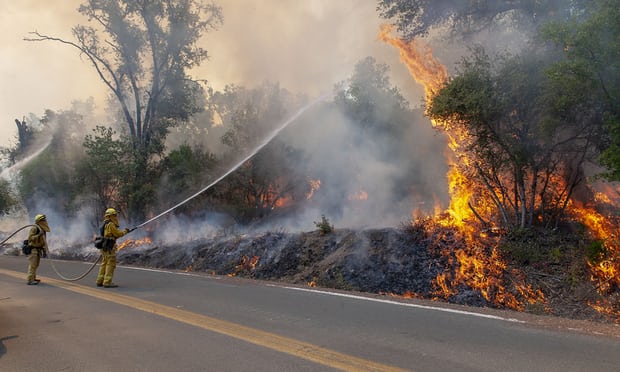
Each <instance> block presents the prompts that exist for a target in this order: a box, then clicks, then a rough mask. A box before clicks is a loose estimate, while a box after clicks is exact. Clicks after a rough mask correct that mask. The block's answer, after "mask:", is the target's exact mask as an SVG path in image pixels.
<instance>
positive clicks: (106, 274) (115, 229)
mask: <svg viewBox="0 0 620 372" xmlns="http://www.w3.org/2000/svg"><path fill="white" fill-rule="evenodd" d="M103 223H104V226H105V227H104V229H103V237H104V238H106V239H105V240H106V241H105V243H104V244H106V245H105V246H104V248H103V249H101V256H102V261H101V267H99V275H97V287H104V288H116V287H118V285H116V284H114V283H113V282H112V277H113V276H114V269H116V239H118V238H120V237H121V236H124V235H125V234H127V233H129V232H130V231H131V230H130V229H124V230H119V225H118V216H117V213H116V209H114V208H108V209H107V210H106V211H105V216H104V220H103Z"/></svg>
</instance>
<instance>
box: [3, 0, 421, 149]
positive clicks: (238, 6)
mask: <svg viewBox="0 0 620 372" xmlns="http://www.w3.org/2000/svg"><path fill="white" fill-rule="evenodd" d="M81 2H82V1H81V0H20V1H15V0H0V10H1V11H0V55H1V56H2V57H1V59H0V86H1V87H2V91H1V96H2V99H1V100H0V119H1V120H2V124H0V135H1V136H0V146H7V145H8V144H9V143H10V141H11V140H13V139H14V138H15V135H16V133H17V129H16V126H15V123H14V119H16V118H22V117H23V116H24V115H26V116H27V115H28V114H29V113H34V114H36V115H37V116H41V115H42V114H43V112H44V110H45V109H48V108H49V109H52V110H63V109H68V108H70V104H71V101H73V100H76V99H77V100H84V99H87V98H88V97H91V96H92V97H94V98H95V102H96V104H97V105H98V107H99V108H101V107H102V106H103V105H104V98H105V96H106V94H107V92H106V91H105V89H104V87H103V84H102V83H101V81H100V80H98V78H97V76H96V75H95V72H94V70H93V69H92V67H91V66H90V65H89V64H88V62H86V61H85V60H83V59H81V58H80V56H79V54H78V53H77V51H76V50H75V49H74V48H71V47H68V46H66V45H62V44H60V43H53V42H45V43H41V42H36V43H35V42H26V41H23V38H24V37H26V36H28V32H30V31H34V30H37V31H39V32H41V33H44V34H47V35H53V36H58V37H61V38H65V39H72V36H71V27H72V26H74V25H75V24H78V23H84V24H85V23H86V19H85V18H83V17H82V16H81V15H80V14H79V13H78V12H77V10H76V9H77V7H78V6H79V4H80V3H81ZM215 3H216V4H218V5H221V6H222V8H223V12H224V23H223V25H222V27H220V28H219V30H217V31H212V32H209V33H207V34H206V36H205V38H204V39H203V40H202V43H204V45H205V46H206V48H207V50H208V51H209V53H210V55H211V58H210V59H209V60H208V61H206V62H205V63H203V65H202V66H201V67H200V68H199V69H197V70H196V71H195V77H196V78H200V79H207V80H208V81H209V82H210V84H211V85H212V86H213V87H214V88H216V89H221V88H222V87H223V86H224V85H226V84H231V83H234V84H238V85H244V86H248V87H251V86H254V85H256V84H258V83H260V82H263V81H265V80H268V81H272V82H279V83H280V85H281V86H282V87H283V88H286V89H288V90H291V91H293V92H300V93H309V94H310V95H318V94H319V93H322V92H326V91H331V89H332V87H333V85H334V84H335V83H336V82H338V81H341V80H344V79H346V78H347V77H348V76H349V75H350V74H351V73H352V71H353V67H354V65H355V64H356V63H357V62H358V61H359V60H361V59H362V58H364V57H366V56H373V57H375V59H376V60H377V61H378V62H379V63H386V64H388V65H389V66H390V68H391V70H392V84H394V85H397V86H398V87H399V88H400V89H401V91H402V92H403V93H404V95H405V96H406V98H408V99H409V100H410V102H411V104H412V106H418V105H419V102H420V99H421V96H420V94H421V89H420V87H419V86H417V84H416V83H415V82H414V81H413V79H411V78H410V77H409V75H408V73H407V71H406V69H405V67H404V66H403V65H402V64H401V63H400V62H399V61H398V52H397V51H396V50H395V49H393V48H392V47H390V46H388V45H386V44H384V43H382V42H381V41H379V40H378V39H377V35H378V32H379V26H380V24H381V23H382V20H380V19H379V17H378V16H377V12H376V10H375V9H376V5H377V1H376V0H337V1H335V0H303V1H302V0H255V1H252V0H216V1H215Z"/></svg>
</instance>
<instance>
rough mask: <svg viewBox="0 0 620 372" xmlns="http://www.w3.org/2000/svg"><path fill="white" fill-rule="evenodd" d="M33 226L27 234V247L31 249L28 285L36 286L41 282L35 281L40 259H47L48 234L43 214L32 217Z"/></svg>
mask: <svg viewBox="0 0 620 372" xmlns="http://www.w3.org/2000/svg"><path fill="white" fill-rule="evenodd" d="M34 224H35V226H32V227H31V228H30V231H29V232H28V245H29V246H30V247H31V248H32V250H31V251H30V255H28V278H27V280H28V285H36V284H39V282H41V280H39V279H37V269H38V268H39V263H40V262H41V257H47V239H46V233H48V232H50V227H49V225H48V224H47V219H46V218H45V215H44V214H37V215H36V216H35V217H34Z"/></svg>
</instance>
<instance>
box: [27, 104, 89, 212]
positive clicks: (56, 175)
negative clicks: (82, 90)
mask: <svg viewBox="0 0 620 372" xmlns="http://www.w3.org/2000/svg"><path fill="white" fill-rule="evenodd" d="M40 122H41V123H42V125H41V127H40V128H39V129H38V130H37V131H36V132H33V144H37V145H38V150H39V152H38V153H34V154H32V155H31V159H29V160H28V161H27V162H25V163H24V164H23V165H22V166H20V177H19V185H18V190H19V194H20V197H21V199H22V200H23V201H24V204H25V206H26V208H27V209H28V210H31V211H32V210H34V209H36V208H40V206H41V205H42V203H44V205H46V206H49V207H53V208H54V209H56V211H58V213H60V214H62V213H67V214H69V213H71V211H72V210H73V209H74V206H73V202H74V200H75V198H76V196H77V192H78V190H77V188H76V186H75V184H74V183H73V174H74V169H75V166H76V159H77V158H78V157H79V156H81V155H82V154H83V152H82V151H81V146H80V143H79V142H77V141H75V138H77V137H74V136H72V134H78V136H79V133H80V131H79V129H78V128H83V126H84V123H83V118H82V115H80V114H78V113H76V112H75V111H73V110H66V111H61V112H55V111H52V110H46V111H45V115H44V116H43V118H41V119H40Z"/></svg>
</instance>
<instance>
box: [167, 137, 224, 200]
mask: <svg viewBox="0 0 620 372" xmlns="http://www.w3.org/2000/svg"><path fill="white" fill-rule="evenodd" d="M218 164H219V163H218V159H217V158H216V157H215V155H213V154H211V153H209V152H207V151H204V150H203V149H202V148H201V147H199V146H197V147H191V146H189V145H187V144H183V145H181V146H179V148H177V149H175V150H173V151H171V152H170V153H169V154H168V155H167V156H166V157H165V158H164V160H163V162H162V165H161V166H162V168H163V169H162V178H161V182H160V185H159V187H158V194H159V197H158V200H159V202H160V203H172V202H179V201H180V198H181V197H183V198H184V197H186V196H188V192H190V191H191V193H192V194H193V193H194V192H195V191H197V190H198V189H200V188H202V187H203V186H204V185H205V184H207V182H208V181H210V180H212V179H214V178H215V177H214V174H215V173H216V171H217V170H218V168H217V166H218ZM197 203H200V199H198V200H196V201H194V202H193V203H192V205H194V207H193V209H204V207H205V206H204V205H202V207H196V205H197ZM198 205H200V204H198ZM163 206H166V205H163Z"/></svg>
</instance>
